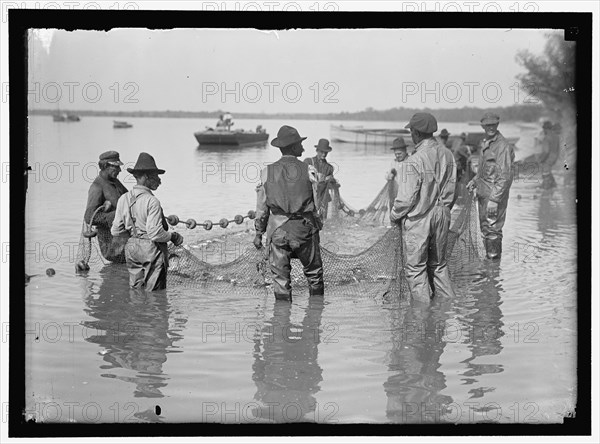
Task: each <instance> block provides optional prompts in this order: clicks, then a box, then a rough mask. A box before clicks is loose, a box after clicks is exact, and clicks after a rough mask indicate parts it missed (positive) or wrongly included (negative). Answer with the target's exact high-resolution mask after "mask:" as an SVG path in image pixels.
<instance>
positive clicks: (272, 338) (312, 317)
mask: <svg viewBox="0 0 600 444" xmlns="http://www.w3.org/2000/svg"><path fill="white" fill-rule="evenodd" d="M291 311H292V305H291V304H290V303H289V302H286V301H277V300H276V301H275V305H274V307H273V317H272V318H271V319H270V320H269V321H267V322H265V325H264V326H263V328H262V331H261V334H260V336H259V337H257V338H255V340H254V364H253V365H252V370H253V375H252V379H253V381H254V383H255V384H256V389H257V390H256V394H255V395H254V399H256V400H257V401H259V402H260V403H261V404H262V405H261V406H260V407H257V408H255V409H254V411H253V414H254V416H255V417H256V418H258V419H262V420H266V421H269V422H276V423H281V422H327V416H328V412H327V407H328V406H325V407H324V408H323V409H319V408H318V406H317V402H316V399H315V398H314V395H315V394H316V393H317V392H318V391H319V390H320V387H319V383H320V382H321V381H322V380H323V376H322V373H323V370H322V369H321V367H320V366H319V363H318V362H317V355H318V346H319V343H320V330H319V328H320V326H321V316H322V313H323V298H322V297H315V296H313V297H310V298H309V300H308V305H307V307H306V308H305V312H304V318H303V320H302V322H301V323H300V324H296V323H293V322H291V320H290V316H291ZM329 407H330V410H331V411H330V412H329V414H332V413H335V411H334V409H333V406H329ZM320 410H321V412H320ZM319 413H322V415H321V416H322V417H319Z"/></svg>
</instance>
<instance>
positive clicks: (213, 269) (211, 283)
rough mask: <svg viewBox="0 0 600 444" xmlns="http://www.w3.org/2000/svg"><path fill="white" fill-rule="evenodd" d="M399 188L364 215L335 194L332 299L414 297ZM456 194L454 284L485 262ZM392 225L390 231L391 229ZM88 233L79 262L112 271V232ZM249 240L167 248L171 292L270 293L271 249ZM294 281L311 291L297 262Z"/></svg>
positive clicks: (473, 214) (327, 232) (329, 231)
mask: <svg viewBox="0 0 600 444" xmlns="http://www.w3.org/2000/svg"><path fill="white" fill-rule="evenodd" d="M395 187H397V185H395V181H393V180H392V181H388V182H387V183H386V184H385V186H384V187H383V188H382V189H381V191H380V192H379V193H378V194H377V195H376V197H375V198H374V199H373V201H372V202H371V203H370V204H369V206H368V207H367V208H366V209H364V210H356V209H354V208H352V207H350V206H349V205H348V204H347V203H346V202H345V201H344V200H343V199H342V198H341V196H340V194H339V188H338V187H332V189H331V193H332V200H331V202H330V206H331V210H332V211H330V213H329V216H330V217H329V218H328V219H327V220H326V221H325V224H324V225H325V226H324V229H323V231H322V232H321V234H320V235H321V255H322V259H323V270H324V280H325V287H326V291H327V289H330V290H331V289H333V288H343V289H344V291H350V292H353V293H360V294H369V295H406V294H408V293H407V291H408V290H407V288H408V287H407V283H406V279H405V277H404V255H403V250H402V241H401V239H402V233H401V228H400V226H399V225H397V224H390V222H389V205H390V196H391V194H390V193H392V192H393V191H394V190H395V189H396V188H395ZM457 190H458V191H459V193H460V194H459V198H458V199H457V201H456V203H455V206H454V208H453V211H452V224H451V228H450V234H449V239H448V249H447V251H448V259H449V270H450V273H451V276H452V275H453V274H454V273H456V272H458V271H459V270H461V269H462V268H463V267H464V266H465V265H466V264H469V263H472V262H474V261H476V260H479V258H481V257H483V256H484V255H485V253H484V251H485V250H484V249H483V245H482V241H481V236H480V234H479V223H478V218H477V208H476V201H474V200H473V199H472V197H471V195H469V194H468V193H467V192H466V189H465V186H464V183H461V184H459V185H458V188H457ZM377 225H378V226H379V229H380V230H381V231H382V234H381V236H380V237H379V239H377V240H376V241H375V242H374V243H372V245H371V246H369V247H368V248H367V249H365V250H364V251H362V252H359V253H357V254H344V253H341V252H340V250H341V249H342V248H340V244H343V240H340V238H341V239H344V237H345V236H347V235H349V234H350V233H351V234H352V235H357V233H361V232H364V233H368V232H369V230H370V232H371V233H372V232H373V231H372V230H374V229H375V227H376V226H377ZM386 225H391V226H390V227H389V228H387V229H385V228H384V227H385V226H386ZM86 227H87V228H86ZM88 229H89V227H88V226H86V225H85V224H84V228H83V229H82V236H81V241H80V248H79V251H78V254H77V260H78V261H80V260H86V261H87V263H89V265H93V264H106V263H109V261H107V260H106V259H105V257H104V256H103V254H102V251H101V248H100V245H99V244H100V243H102V242H108V243H110V240H109V239H104V240H103V239H102V238H101V236H102V235H103V233H104V234H105V233H106V232H107V230H102V231H101V230H98V231H97V232H98V235H96V236H94V237H86V236H84V233H86V232H87V233H89V231H88ZM108 235H110V232H108ZM249 235H250V234H249V233H246V235H244V233H242V236H239V233H238V234H229V235H226V236H221V237H220V238H218V239H216V240H215V241H214V242H211V241H210V240H209V241H206V242H204V243H203V246H202V247H201V248H199V249H198V248H197V249H193V248H191V247H190V246H189V245H188V246H179V247H175V246H174V245H173V244H171V243H169V269H168V278H167V279H168V283H169V284H168V285H169V286H170V287H173V286H183V287H195V288H207V289H211V290H212V289H222V290H223V291H227V292H229V293H231V292H235V291H241V292H245V293H248V292H250V291H251V289H265V288H268V287H269V285H270V284H271V282H272V281H271V274H270V270H269V264H268V260H267V256H266V254H267V249H266V248H264V247H263V248H262V249H261V250H257V249H256V248H255V247H254V246H253V245H252V242H251V238H249V237H248V236H249ZM98 238H100V240H98ZM324 238H332V239H334V241H335V239H337V240H338V241H339V243H335V242H334V241H333V242H332V241H328V242H323V239H324ZM216 241H218V243H219V245H220V251H221V254H218V255H207V254H206V253H207V249H208V248H209V247H210V246H211V245H214V244H215V242H216ZM104 250H106V247H104ZM117 262H118V260H117ZM291 279H292V287H293V288H294V289H295V291H296V290H298V289H306V288H307V286H308V285H307V281H306V278H305V277H304V273H303V271H302V265H301V264H300V261H299V260H297V259H292V273H291ZM365 292H367V293H365Z"/></svg>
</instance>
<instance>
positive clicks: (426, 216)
mask: <svg viewBox="0 0 600 444" xmlns="http://www.w3.org/2000/svg"><path fill="white" fill-rule="evenodd" d="M405 128H410V134H411V137H412V140H413V142H414V143H415V151H414V153H413V154H412V155H411V156H410V159H409V160H406V161H405V162H404V165H403V167H402V175H403V177H401V178H400V186H399V189H398V195H397V196H396V200H395V201H394V207H393V209H392V212H391V216H390V219H391V220H392V222H398V223H400V224H401V226H402V249H403V251H404V255H405V260H406V265H405V274H406V279H407V281H408V286H409V289H410V292H411V295H412V297H413V298H415V299H419V300H426V301H428V300H430V299H431V298H432V297H434V296H448V297H452V296H454V289H453V288H452V283H451V282H450V275H449V273H448V263H447V259H446V245H447V243H448V230H449V229H450V209H451V206H452V202H453V201H454V190H455V181H456V165H455V164H454V157H453V156H452V153H451V152H450V150H449V149H447V148H445V147H444V146H443V145H442V144H441V143H440V142H439V141H438V140H436V139H435V138H434V137H433V133H434V132H436V131H437V121H436V119H435V117H433V116H432V115H431V114H429V113H416V114H415V115H413V116H412V118H411V119H410V122H409V123H408V125H406V127H405Z"/></svg>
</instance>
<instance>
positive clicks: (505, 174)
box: [467, 112, 515, 259]
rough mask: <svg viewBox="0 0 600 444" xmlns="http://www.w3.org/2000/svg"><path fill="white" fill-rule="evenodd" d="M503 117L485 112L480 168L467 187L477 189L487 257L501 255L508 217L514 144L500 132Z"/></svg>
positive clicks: (482, 123)
mask: <svg viewBox="0 0 600 444" xmlns="http://www.w3.org/2000/svg"><path fill="white" fill-rule="evenodd" d="M499 123H500V116H498V115H497V114H495V113H491V112H488V113H485V114H484V115H483V117H482V118H481V127H482V128H483V130H484V131H485V134H486V138H485V139H484V140H483V141H482V142H481V154H480V159H479V165H480V167H479V168H478V170H477V175H476V176H475V177H474V178H473V179H472V180H471V181H470V182H469V183H468V184H467V189H469V190H474V189H476V190H477V203H478V207H479V225H480V227H481V234H482V235H483V239H484V244H485V250H486V256H487V257H488V259H500V257H501V256H502V228H503V227H504V222H505V220H506V209H507V207H508V196H509V192H510V187H511V185H512V181H513V163H514V161H515V153H514V150H513V147H512V145H511V144H510V143H508V141H507V140H506V139H505V138H504V136H503V135H502V134H501V133H500V131H498V124H499Z"/></svg>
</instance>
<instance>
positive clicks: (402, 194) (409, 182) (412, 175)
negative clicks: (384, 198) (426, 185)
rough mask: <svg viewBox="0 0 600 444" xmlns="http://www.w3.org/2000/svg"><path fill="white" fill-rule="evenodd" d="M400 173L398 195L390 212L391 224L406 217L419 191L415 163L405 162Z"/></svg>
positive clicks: (418, 178) (419, 175) (417, 172)
mask: <svg viewBox="0 0 600 444" xmlns="http://www.w3.org/2000/svg"><path fill="white" fill-rule="evenodd" d="M401 173H402V177H400V184H399V187H398V194H397V195H396V199H395V200H394V206H393V208H392V211H391V212H390V220H391V221H392V222H398V221H400V220H401V219H402V218H404V217H406V215H407V214H408V213H409V211H410V210H412V208H413V207H414V206H415V204H416V203H417V199H418V197H419V192H420V189H421V174H419V171H418V168H417V164H416V163H414V162H405V165H403V168H402V170H401Z"/></svg>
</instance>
